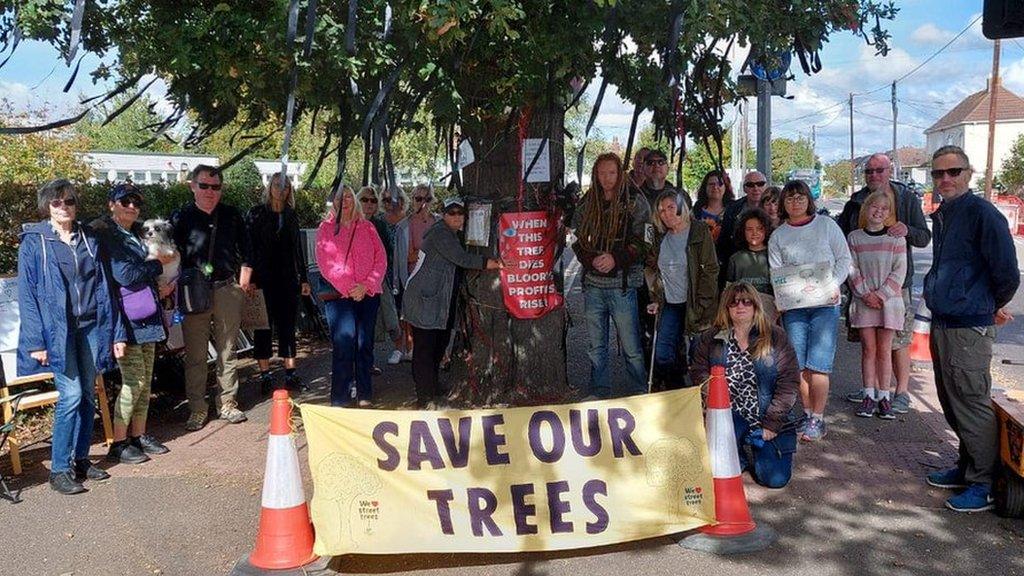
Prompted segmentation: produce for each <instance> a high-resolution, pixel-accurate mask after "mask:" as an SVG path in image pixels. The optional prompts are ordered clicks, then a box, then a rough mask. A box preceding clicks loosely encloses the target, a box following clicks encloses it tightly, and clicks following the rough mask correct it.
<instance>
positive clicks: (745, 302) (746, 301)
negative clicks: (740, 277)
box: [729, 298, 754, 308]
mask: <svg viewBox="0 0 1024 576" xmlns="http://www.w3.org/2000/svg"><path fill="white" fill-rule="evenodd" d="M753 305H754V301H753V300H751V299H750V298H736V299H735V300H733V301H732V302H729V308H735V307H737V306H745V307H747V308H750V307H752V306H753Z"/></svg>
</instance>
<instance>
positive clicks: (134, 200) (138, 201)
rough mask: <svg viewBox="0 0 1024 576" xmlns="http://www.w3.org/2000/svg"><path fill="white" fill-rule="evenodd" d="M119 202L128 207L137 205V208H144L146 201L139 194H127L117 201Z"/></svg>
mask: <svg viewBox="0 0 1024 576" xmlns="http://www.w3.org/2000/svg"><path fill="white" fill-rule="evenodd" d="M117 203H118V204H120V205H121V206H123V207H124V208H127V207H129V206H135V207H136V208H142V206H143V205H144V204H145V202H144V201H143V200H142V198H141V197H139V196H125V197H124V198H121V199H119V200H118V201H117Z"/></svg>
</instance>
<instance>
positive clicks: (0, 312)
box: [0, 276, 20, 351]
mask: <svg viewBox="0 0 1024 576" xmlns="http://www.w3.org/2000/svg"><path fill="white" fill-rule="evenodd" d="M19 319H20V315H19V310H18V278H17V277H14V276H12V277H10V278H0V351H6V350H17V349H18V324H19Z"/></svg>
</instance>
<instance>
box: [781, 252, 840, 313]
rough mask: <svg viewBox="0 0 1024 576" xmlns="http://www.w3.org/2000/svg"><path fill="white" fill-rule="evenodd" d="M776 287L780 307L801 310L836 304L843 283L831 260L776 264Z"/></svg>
mask: <svg viewBox="0 0 1024 576" xmlns="http://www.w3.org/2000/svg"><path fill="white" fill-rule="evenodd" d="M772 288H773V289H774V290H775V305H776V306H777V307H778V308H779V310H798V309H800V308H814V307H816V306H826V305H829V304H833V302H832V298H833V296H835V294H836V292H837V291H838V289H839V287H838V286H836V282H835V278H834V277H833V275H832V263H831V262H815V263H813V264H801V265H799V266H781V267H779V268H772Z"/></svg>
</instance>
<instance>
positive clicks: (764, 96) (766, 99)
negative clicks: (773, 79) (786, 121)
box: [757, 78, 772, 185]
mask: <svg viewBox="0 0 1024 576" xmlns="http://www.w3.org/2000/svg"><path fill="white" fill-rule="evenodd" d="M757 170H758V172H760V173H761V174H764V177H765V179H766V180H767V181H768V184H769V185H770V184H771V183H772V87H771V83H770V82H768V81H767V80H761V79H760V78H758V80H757Z"/></svg>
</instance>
